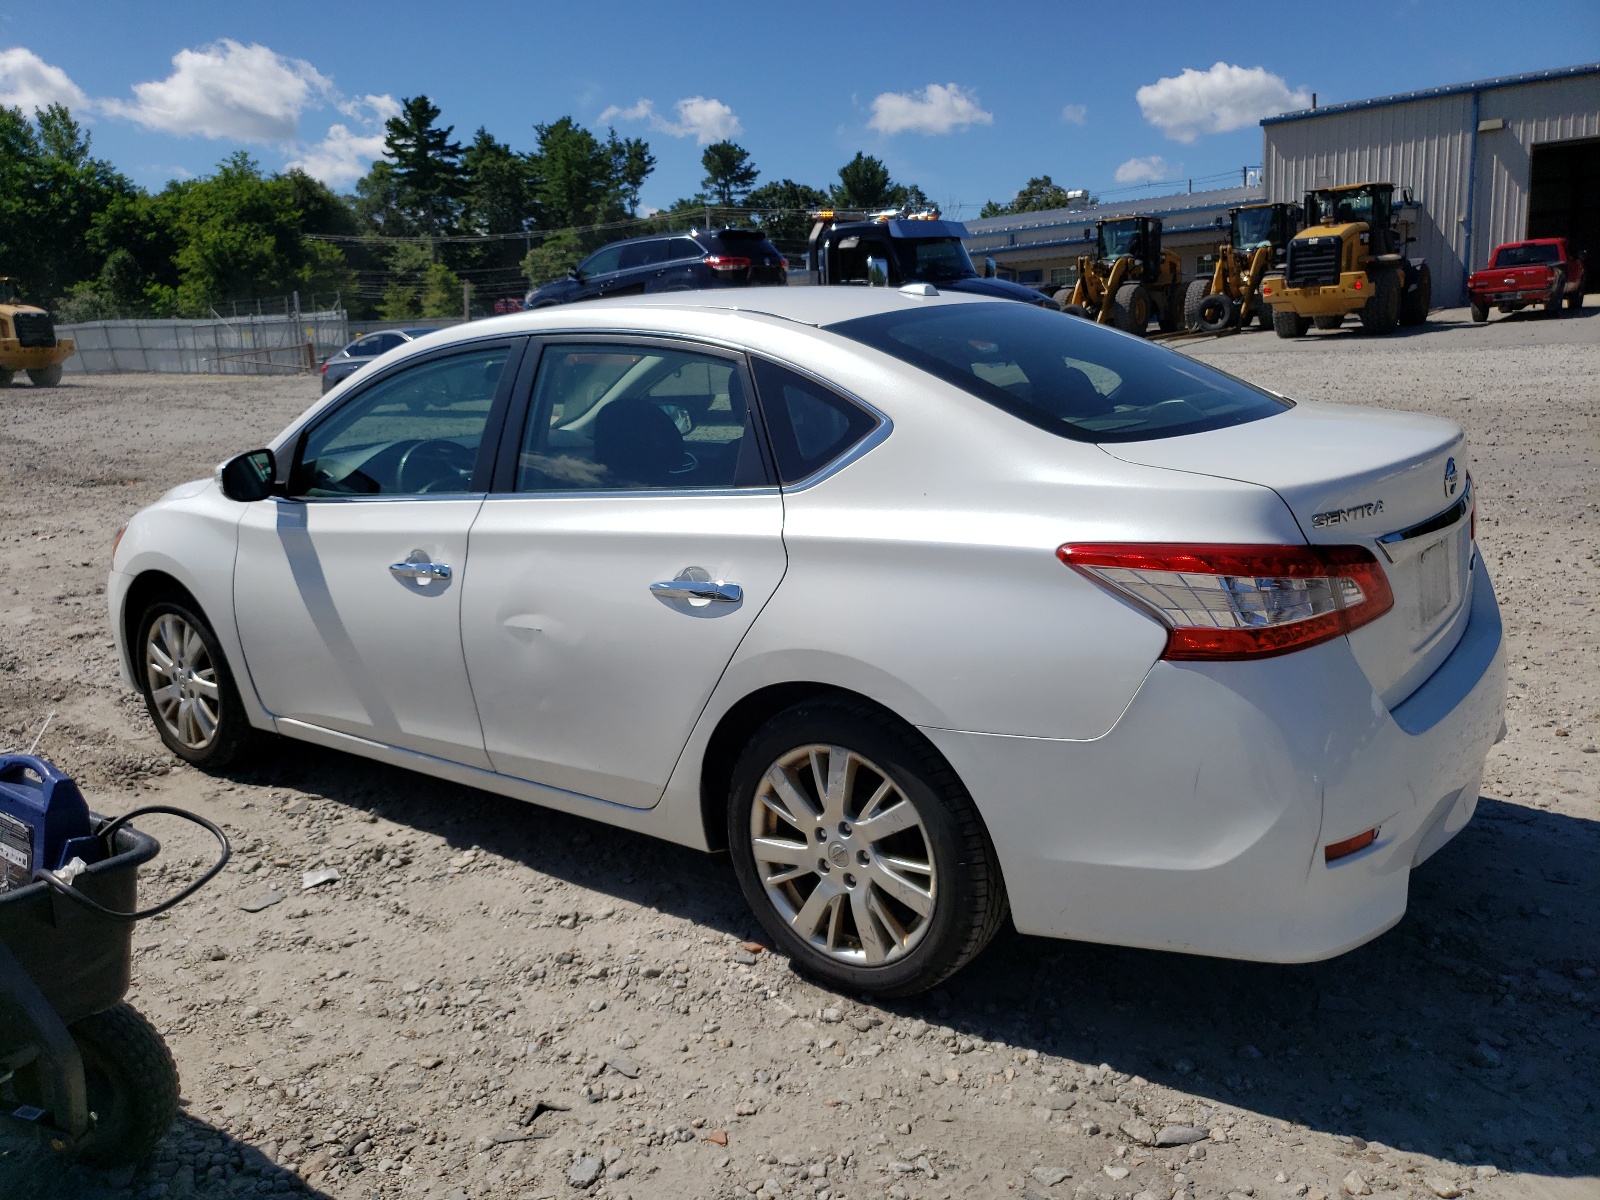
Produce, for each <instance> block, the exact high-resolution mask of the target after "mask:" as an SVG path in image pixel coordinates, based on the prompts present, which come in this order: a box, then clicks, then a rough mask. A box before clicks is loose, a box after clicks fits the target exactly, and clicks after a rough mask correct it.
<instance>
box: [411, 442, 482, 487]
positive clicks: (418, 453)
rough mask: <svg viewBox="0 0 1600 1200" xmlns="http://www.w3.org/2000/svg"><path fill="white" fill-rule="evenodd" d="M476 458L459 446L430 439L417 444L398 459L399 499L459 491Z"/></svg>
mask: <svg viewBox="0 0 1600 1200" xmlns="http://www.w3.org/2000/svg"><path fill="white" fill-rule="evenodd" d="M476 458H477V455H476V454H475V453H474V452H473V451H471V450H468V449H467V448H466V447H465V446H463V445H462V444H461V443H460V442H452V441H450V440H448V439H446V438H430V439H429V440H427V441H423V442H418V443H417V444H416V445H414V446H412V447H411V448H410V449H409V450H407V451H406V452H405V453H404V454H402V455H401V456H400V465H399V466H397V467H396V468H395V472H394V473H395V482H396V484H398V485H399V488H400V492H401V494H402V495H408V496H409V495H426V494H427V493H429V492H441V491H461V490H464V487H463V485H464V484H465V483H466V482H467V480H468V479H470V478H471V477H472V468H473V466H474V463H475V460H476Z"/></svg>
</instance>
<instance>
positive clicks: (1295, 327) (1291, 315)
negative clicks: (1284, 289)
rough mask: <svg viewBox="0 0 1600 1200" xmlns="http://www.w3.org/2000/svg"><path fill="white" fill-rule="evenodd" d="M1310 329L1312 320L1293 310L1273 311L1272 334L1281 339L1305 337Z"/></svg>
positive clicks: (1276, 309) (1281, 309) (1278, 309)
mask: <svg viewBox="0 0 1600 1200" xmlns="http://www.w3.org/2000/svg"><path fill="white" fill-rule="evenodd" d="M1310 328H1311V318H1310V317H1302V316H1301V315H1300V314H1299V313H1297V312H1295V311H1294V309H1292V308H1274V309H1273V310H1272V332H1273V333H1275V334H1277V335H1278V336H1279V337H1281V338H1297V337H1305V335H1306V330H1308V329H1310Z"/></svg>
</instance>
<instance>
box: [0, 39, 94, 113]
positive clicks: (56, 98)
mask: <svg viewBox="0 0 1600 1200" xmlns="http://www.w3.org/2000/svg"><path fill="white" fill-rule="evenodd" d="M52 104H65V105H66V106H67V107H68V108H76V109H83V108H86V107H88V104H89V98H88V97H87V96H85V95H84V94H83V89H82V88H80V87H79V86H78V85H77V84H75V83H73V82H72V79H71V77H69V76H68V75H67V73H66V72H65V71H63V70H62V69H61V68H60V67H54V66H51V65H50V64H49V63H47V62H45V61H44V59H42V58H40V57H39V56H38V55H37V54H35V53H34V52H33V51H32V50H24V49H23V48H22V47H21V46H13V47H11V48H10V49H9V50H0V106H3V107H5V108H20V109H21V110H22V111H23V112H24V113H26V114H29V115H32V114H33V113H34V112H35V111H37V110H38V109H41V108H47V107H49V106H50V105H52Z"/></svg>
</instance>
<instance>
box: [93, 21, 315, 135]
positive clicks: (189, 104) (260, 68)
mask: <svg viewBox="0 0 1600 1200" xmlns="http://www.w3.org/2000/svg"><path fill="white" fill-rule="evenodd" d="M172 67H173V70H172V74H170V75H168V76H167V77H166V78H165V79H158V80H152V81H150V82H147V83H136V84H134V85H133V94H134V100H133V101H132V102H131V103H130V102H129V101H126V100H107V101H103V102H102V106H103V107H104V108H105V109H106V111H108V112H111V113H114V114H115V115H117V116H120V117H126V118H128V119H129V120H131V121H137V122H138V123H139V124H141V125H143V126H145V127H146V128H148V129H157V130H161V131H163V132H165V133H173V134H178V135H179V136H188V135H191V134H200V135H201V136H203V137H210V138H232V139H235V140H237V141H242V142H292V141H293V140H294V138H295V136H296V134H297V133H298V132H299V128H300V114H301V113H302V112H303V111H304V110H305V109H306V108H308V107H313V106H315V105H317V104H319V103H321V102H323V101H332V102H335V103H337V102H338V99H339V97H338V94H337V93H336V92H335V90H334V87H333V81H332V80H331V79H329V78H327V77H326V76H325V75H323V74H321V73H320V72H318V71H317V69H316V68H315V67H313V66H312V65H311V64H310V63H308V62H305V61H304V60H303V59H292V58H285V57H284V56H283V55H281V54H278V53H276V52H275V51H272V50H269V49H268V48H267V47H265V46H261V45H249V46H244V45H241V44H240V43H238V42H236V41H233V40H232V39H231V38H223V39H222V40H221V41H220V42H217V43H216V44H214V45H211V46H202V47H201V48H200V49H198V50H180V51H178V53H177V54H175V55H173V56H172Z"/></svg>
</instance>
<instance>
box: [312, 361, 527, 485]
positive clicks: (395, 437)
mask: <svg viewBox="0 0 1600 1200" xmlns="http://www.w3.org/2000/svg"><path fill="white" fill-rule="evenodd" d="M509 354H510V351H509V349H508V348H507V347H505V346H495V347H491V348H486V349H482V350H475V351H471V352H468V353H465V354H456V355H451V356H450V357H447V358H435V359H429V360H427V361H425V362H421V363H417V364H415V365H413V366H409V367H406V368H405V369H403V370H401V371H399V372H397V373H395V374H393V375H390V376H388V377H386V378H384V379H382V380H379V381H378V382H377V383H375V384H374V385H372V386H371V387H369V388H366V389H364V390H363V391H362V392H361V393H360V394H359V395H357V396H355V397H353V398H352V399H351V401H350V402H349V403H348V404H344V405H341V406H340V407H339V409H338V410H337V411H335V412H334V413H333V414H332V415H331V416H329V417H328V418H327V419H326V420H324V421H323V422H322V423H321V424H319V425H317V426H315V427H314V428H313V429H312V430H311V431H310V432H309V433H308V434H307V435H306V438H305V444H304V447H303V449H302V450H301V453H300V456H299V463H298V465H297V466H296V468H295V471H294V476H293V479H292V480H291V483H290V489H289V490H290V494H291V495H293V496H301V497H306V498H316V497H349V496H409V495H460V494H462V493H465V492H468V491H470V490H471V482H472V473H473V468H474V467H475V466H476V464H477V459H478V448H479V445H480V444H481V443H482V441H483V435H484V430H485V429H486V428H487V426H488V421H489V413H490V410H491V408H492V407H493V405H494V398H495V393H496V391H497V390H498V388H499V386H500V377H501V375H502V374H503V373H504V370H505V365H506V360H507V358H508V357H509Z"/></svg>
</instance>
